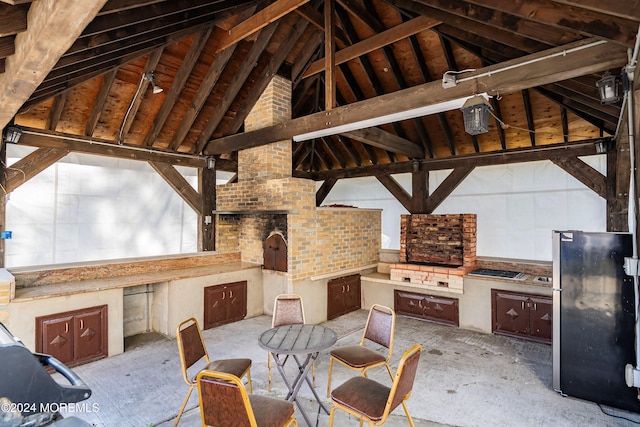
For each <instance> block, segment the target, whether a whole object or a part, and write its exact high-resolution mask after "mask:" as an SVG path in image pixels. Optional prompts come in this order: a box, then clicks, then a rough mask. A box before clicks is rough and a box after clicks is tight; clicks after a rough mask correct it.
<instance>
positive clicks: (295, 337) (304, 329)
mask: <svg viewBox="0 0 640 427" xmlns="http://www.w3.org/2000/svg"><path fill="white" fill-rule="evenodd" d="M337 339H338V337H337V335H336V333H335V332H334V331H333V330H332V329H330V328H327V327H324V326H320V325H311V324H305V325H283V326H278V327H275V328H272V329H269V330H268V331H265V332H263V333H262V335H260V339H259V340H258V344H259V345H260V347H262V348H263V349H265V350H267V351H268V352H270V353H271V355H272V356H273V359H274V361H275V362H276V367H277V368H278V372H280V376H282V379H283V380H284V382H285V384H286V385H287V388H288V389H289V393H288V394H287V397H286V399H287V400H289V401H294V402H295V403H296V405H297V406H298V409H299V410H300V413H301V414H302V416H303V417H304V419H305V421H306V422H307V425H309V426H311V420H310V419H309V416H308V415H307V413H306V412H305V410H304V408H303V407H302V405H301V404H300V402H298V398H297V396H298V392H299V391H300V387H302V383H304V382H305V381H306V382H307V384H308V385H309V388H310V389H311V391H312V392H313V395H314V396H315V398H316V401H317V402H318V404H319V405H320V408H322V409H323V410H324V411H325V412H326V413H327V414H329V410H328V409H327V407H326V406H325V405H324V404H323V403H322V401H321V400H320V397H319V396H318V393H316V390H315V388H313V385H312V384H311V380H310V379H309V377H308V374H309V369H310V368H311V362H312V361H313V360H316V358H317V357H318V354H319V353H320V352H321V351H323V350H326V349H328V348H330V347H331V346H332V345H334V344H335V343H336V340H337ZM289 356H292V357H293V359H294V360H295V361H296V364H297V365H298V373H297V375H296V377H295V379H294V380H293V381H292V382H291V381H290V380H289V378H287V373H286V372H285V370H284V364H285V363H286V361H287V359H288V358H289ZM320 408H319V409H318V415H319V414H320ZM317 421H318V420H316V424H317Z"/></svg>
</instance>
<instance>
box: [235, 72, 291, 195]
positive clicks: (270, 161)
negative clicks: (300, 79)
mask: <svg viewBox="0 0 640 427" xmlns="http://www.w3.org/2000/svg"><path fill="white" fill-rule="evenodd" d="M290 119H291V81H289V80H287V79H285V78H284V77H281V76H279V75H277V74H276V75H275V76H274V77H273V79H272V80H271V82H270V83H269V85H268V86H267V88H266V89H265V90H264V92H263V93H262V95H261V96H260V99H258V102H256V104H255V105H254V107H253V109H252V110H251V112H250V113H249V115H248V116H247V118H246V119H245V121H244V128H245V132H250V131H252V130H256V129H260V128H264V127H267V126H271V125H275V124H278V123H282V122H284V121H287V120H290ZM291 156H292V153H291V140H285V141H279V142H274V143H271V144H267V145H263V146H261V147H255V148H250V149H247V150H241V151H240V152H239V153H238V182H240V181H243V180H248V181H265V180H267V179H279V178H287V177H290V176H291Z"/></svg>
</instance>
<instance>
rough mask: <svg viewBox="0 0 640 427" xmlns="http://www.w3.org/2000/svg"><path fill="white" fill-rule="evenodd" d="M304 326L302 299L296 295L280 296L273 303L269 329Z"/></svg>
mask: <svg viewBox="0 0 640 427" xmlns="http://www.w3.org/2000/svg"><path fill="white" fill-rule="evenodd" d="M299 324H304V307H303V306H302V297H301V296H300V295H298V294H280V295H278V296H277V297H276V299H275V301H274V303H273V317H272V319H271V327H272V328H275V327H276V326H282V325H299Z"/></svg>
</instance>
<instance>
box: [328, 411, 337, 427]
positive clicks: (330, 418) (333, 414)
mask: <svg viewBox="0 0 640 427" xmlns="http://www.w3.org/2000/svg"><path fill="white" fill-rule="evenodd" d="M336 409H338V408H337V407H336V406H334V407H333V408H331V412H329V426H328V427H331V426H333V417H334V416H335V414H336Z"/></svg>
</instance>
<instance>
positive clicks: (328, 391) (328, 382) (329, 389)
mask: <svg viewBox="0 0 640 427" xmlns="http://www.w3.org/2000/svg"><path fill="white" fill-rule="evenodd" d="M332 372H333V357H329V379H328V380H327V397H331V373H332Z"/></svg>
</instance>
